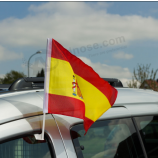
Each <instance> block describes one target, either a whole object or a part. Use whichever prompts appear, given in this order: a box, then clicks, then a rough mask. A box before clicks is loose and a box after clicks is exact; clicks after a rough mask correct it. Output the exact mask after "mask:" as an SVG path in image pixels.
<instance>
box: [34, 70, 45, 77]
mask: <svg viewBox="0 0 158 158" xmlns="http://www.w3.org/2000/svg"><path fill="white" fill-rule="evenodd" d="M36 77H44V69H43V68H42V69H41V72H39V71H38V73H37V75H36Z"/></svg>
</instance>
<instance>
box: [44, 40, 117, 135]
mask: <svg viewBox="0 0 158 158" xmlns="http://www.w3.org/2000/svg"><path fill="white" fill-rule="evenodd" d="M116 97H117V90H116V89H115V88H113V87H112V86H111V85H110V84H109V83H108V82H107V81H105V80H103V79H102V78H100V77H99V75H98V74H97V73H96V72H95V71H94V70H93V69H92V68H91V67H90V66H88V65H86V64H85V63H84V62H83V61H81V60H80V59H79V58H77V57H76V56H74V55H73V54H71V53H70V52H69V51H68V50H66V49H65V48H64V47H63V46H62V45H61V44H59V43H58V42H57V41H55V40H54V39H48V43H47V61H46V69H45V97H44V108H43V112H44V113H52V114H61V115H67V116H72V117H77V118H81V119H83V120H84V128H85V131H86V132H87V130H88V129H89V128H90V126H91V125H92V124H93V123H94V122H95V121H96V120H97V119H98V118H99V117H100V116H101V115H102V114H103V113H104V112H105V111H107V110H108V109H109V108H110V107H111V106H112V105H113V104H114V102H115V100H116Z"/></svg>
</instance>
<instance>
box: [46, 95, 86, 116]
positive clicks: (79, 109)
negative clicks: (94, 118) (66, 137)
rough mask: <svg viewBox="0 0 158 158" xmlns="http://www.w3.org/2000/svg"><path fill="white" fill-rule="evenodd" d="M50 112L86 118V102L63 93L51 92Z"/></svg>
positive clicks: (49, 100)
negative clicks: (62, 94)
mask: <svg viewBox="0 0 158 158" xmlns="http://www.w3.org/2000/svg"><path fill="white" fill-rule="evenodd" d="M48 113H52V114H61V115H67V116H72V117H77V118H81V119H84V117H85V105H84V102H82V101H80V100H78V99H75V98H71V97H66V96H61V95H55V94H49V99H48Z"/></svg>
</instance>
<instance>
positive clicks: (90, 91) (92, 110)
mask: <svg viewBox="0 0 158 158" xmlns="http://www.w3.org/2000/svg"><path fill="white" fill-rule="evenodd" d="M76 78H77V82H78V85H79V87H80V90H81V93H82V96H83V99H84V103H85V117H87V118H89V119H91V120H92V121H96V120H97V119H98V118H99V117H100V116H101V115H102V114H103V113H104V112H105V111H107V110H108V109H109V108H111V105H110V103H109V101H108V99H107V98H106V96H105V95H104V94H103V93H102V92H101V91H99V90H98V89H97V88H96V87H95V86H93V85H92V84H91V83H89V82H87V81H86V80H84V79H83V78H82V77H80V76H78V75H76Z"/></svg>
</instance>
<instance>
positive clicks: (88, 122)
mask: <svg viewBox="0 0 158 158" xmlns="http://www.w3.org/2000/svg"><path fill="white" fill-rule="evenodd" d="M93 123H94V121H92V120H90V119H89V118H87V117H85V118H84V129H85V131H86V133H87V131H88V129H89V128H90V127H91V125H92V124H93ZM86 133H85V134H86Z"/></svg>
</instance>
